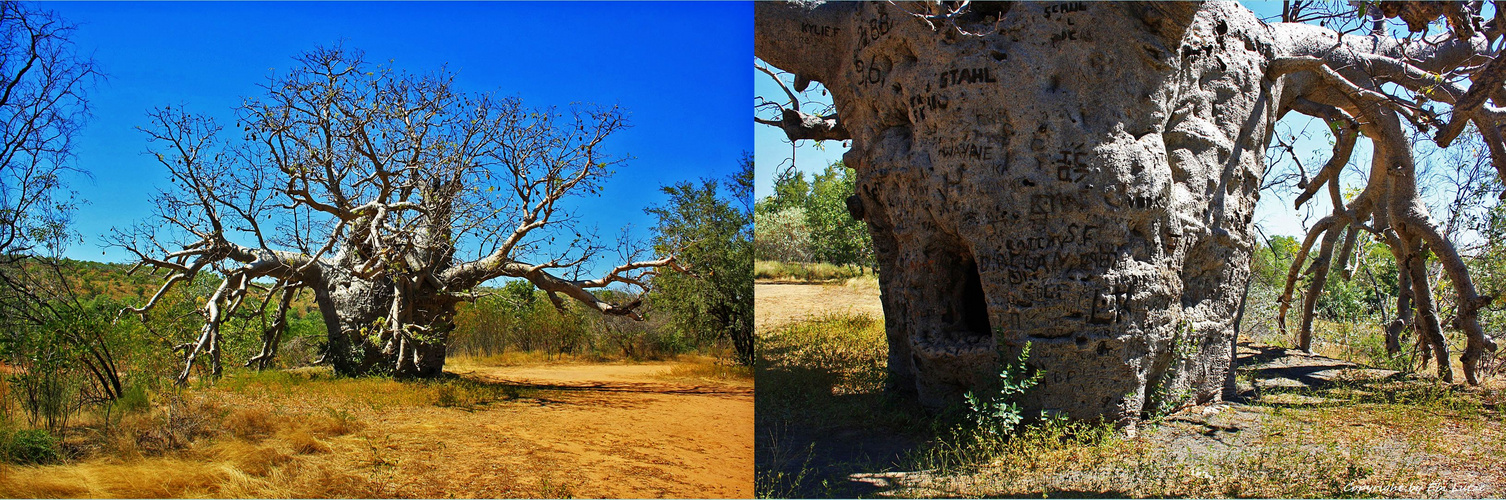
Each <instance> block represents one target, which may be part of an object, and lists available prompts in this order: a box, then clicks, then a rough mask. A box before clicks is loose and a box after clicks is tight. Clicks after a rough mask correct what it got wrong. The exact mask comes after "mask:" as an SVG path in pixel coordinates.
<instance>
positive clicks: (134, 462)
mask: <svg viewBox="0 0 1506 500" xmlns="http://www.w3.org/2000/svg"><path fill="white" fill-rule="evenodd" d="M452 368H453V369H452V370H451V371H452V372H453V373H455V374H456V375H458V376H460V377H462V378H465V379H468V380H470V381H472V382H479V383H480V384H474V385H472V384H469V383H459V382H456V381H451V382H445V383H440V382H437V381H436V382H423V381H416V382H399V381H393V380H391V379H380V378H355V379H352V378H330V377H328V376H327V375H326V376H322V377H316V378H315V379H307V378H303V377H301V376H298V377H282V376H277V375H271V376H269V377H262V379H263V380H266V381H269V382H270V383H266V384H244V385H238V384H234V383H223V384H220V385H219V386H216V387H211V388H206V389H203V390H198V391H184V394H185V395H186V396H185V397H187V398H188V399H189V400H193V401H199V402H202V404H201V405H200V406H184V407H183V408H185V410H181V411H184V412H185V413H184V414H186V415H201V416H203V418H209V419H216V420H213V421H212V422H213V423H211V424H209V425H210V426H211V427H213V428H214V429H211V430H210V431H208V433H209V434H210V436H209V437H205V438H201V439H199V440H197V441H195V442H194V443H192V444H191V445H189V446H188V447H187V448H185V449H181V450H175V451H168V452H165V453H139V452H132V453H129V454H123V453H114V452H112V451H110V450H112V449H116V448H119V447H118V446H115V445H108V446H103V447H96V448H98V450H99V451H98V453H97V454H94V455H93V456H86V457H81V458H80V459H79V460H77V461H70V462H67V463H63V464H57V465H49V466H42V467H13V466H10V465H8V464H4V463H0V496H12V497H127V498H129V497H144V498H153V497H222V498H233V497H253V498H254V497H264V498H266V497H355V498H361V497H418V498H454V497H470V498H508V497H512V498H517V497H523V498H567V497H575V498H661V497H670V498H675V497H680V498H683V497H692V498H718V497H731V498H751V497H752V495H753V481H754V474H753V436H754V421H753V383H752V381H751V380H747V379H737V378H730V379H728V378H719V379H706V378H698V376H695V375H694V374H697V373H708V372H706V371H704V370H703V369H704V368H707V365H706V364H705V362H701V363H650V364H616V363H551V364H533V365H524V366H455V367H452ZM710 373H715V371H712V372H710ZM239 376H241V377H250V376H252V375H250V374H241V375H239ZM236 387H240V388H239V389H237V388H236ZM466 387H479V388H481V389H482V390H505V391H509V392H511V393H514V394H516V395H517V396H516V397H514V398H503V399H497V398H492V399H487V400H469V402H466V401H467V400H465V399H464V398H467V397H470V396H467V394H470V393H464V392H462V391H464V390H469V389H465V388H466ZM442 389H447V390H449V391H451V392H449V393H447V394H453V396H452V397H453V398H456V399H458V400H460V402H459V403H455V404H450V403H446V402H445V401H446V400H445V399H443V398H440V397H439V396H438V395H439V394H440V393H439V392H437V391H441V390H442ZM211 402H212V403H213V405H212V406H206V405H208V404H209V403H211ZM189 408H197V409H189ZM337 413H339V414H343V415H348V416H350V417H351V418H353V420H354V422H355V423H354V424H353V425H354V427H353V428H352V429H351V430H347V431H336V432H334V433H333V434H332V435H331V434H330V433H327V432H326V433H323V434H317V435H316V437H317V438H318V439H316V438H315V437H309V435H308V434H300V433H302V432H305V431H306V430H307V429H315V428H318V427H317V426H315V427H309V426H310V425H315V424H317V423H318V422H327V421H330V420H329V419H331V418H333V417H332V415H335V414H337ZM224 415H230V417H224ZM247 415H250V416H252V417H254V418H250V417H247ZM137 417H139V418H137ZM137 417H133V418H136V420H138V421H140V422H145V423H144V424H141V425H145V426H146V427H140V426H138V427H132V428H143V429H152V428H155V427H151V426H154V425H158V424H157V423H156V422H157V420H154V419H152V418H150V417H151V416H150V415H138V416H137ZM117 425H119V424H117ZM247 429H251V430H253V431H255V433H254V434H255V435H251V433H248V431H247ZM88 432H93V431H88ZM310 432H312V431H310ZM320 432H323V431H320ZM117 434H120V435H121V436H124V437H123V438H121V439H131V436H134V435H136V434H134V431H129V430H128V431H122V432H118V433H117ZM299 436H302V438H301V439H300V438H299ZM117 441H119V440H117ZM121 442H124V441H121ZM300 443H301V444H300ZM79 448H80V449H82V447H79ZM123 449H131V450H135V449H136V448H133V447H132V446H130V445H129V443H127V445H126V446H125V448H123Z"/></svg>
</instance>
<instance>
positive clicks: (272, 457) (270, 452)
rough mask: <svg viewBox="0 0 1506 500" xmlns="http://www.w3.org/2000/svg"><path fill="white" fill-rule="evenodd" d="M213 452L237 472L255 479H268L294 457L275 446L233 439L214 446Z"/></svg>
mask: <svg viewBox="0 0 1506 500" xmlns="http://www.w3.org/2000/svg"><path fill="white" fill-rule="evenodd" d="M211 451H212V452H213V453H214V455H215V456H216V457H218V458H219V459H220V460H221V461H223V462H226V463H229V464H231V465H232V466H233V467H234V468H235V469H236V470H238V471H240V472H243V473H245V474H247V475H251V476H255V477H266V476H267V475H268V474H271V473H272V469H273V468H274V467H277V466H279V465H282V464H285V463H287V462H288V461H289V460H292V458H293V457H292V456H290V455H288V454H286V453H283V452H282V451H280V450H278V449H277V448H276V447H273V446H261V445H257V444H254V443H248V442H245V441H241V440H236V439H231V440H225V441H220V442H217V443H215V444H214V446H213V447H212V448H211Z"/></svg>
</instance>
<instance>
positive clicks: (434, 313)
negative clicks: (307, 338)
mask: <svg viewBox="0 0 1506 500" xmlns="http://www.w3.org/2000/svg"><path fill="white" fill-rule="evenodd" d="M295 60H296V63H297V64H296V66H295V67H294V69H292V70H291V71H289V72H287V73H286V74H281V75H277V76H275V77H273V78H271V79H270V80H269V81H268V82H267V83H266V84H264V85H262V89H263V90H264V92H265V93H264V95H262V96H260V97H254V98H248V99H246V100H245V103H244V104H243V105H242V106H241V107H240V108H238V110H237V111H238V114H239V120H238V123H237V129H238V130H237V131H236V132H237V133H236V134H234V136H232V137H225V135H224V134H223V133H222V129H221V127H220V126H219V125H218V124H216V123H215V122H214V120H212V119H209V118H206V117H202V116H197V115H193V114H191V113H189V112H187V111H185V110H183V109H181V108H173V107H171V106H168V107H164V108H161V109H158V110H155V111H153V112H151V113H150V114H149V119H150V124H149V125H148V126H146V127H143V128H142V130H143V131H144V132H145V133H146V134H147V135H148V138H149V140H150V143H151V146H150V152H151V153H152V154H154V155H155V156H156V158H157V160H158V161H159V162H160V163H161V164H162V165H163V167H165V168H166V169H167V171H168V173H169V174H170V175H171V178H172V184H171V186H170V187H169V188H167V189H164V190H163V191H162V192H161V193H160V194H159V195H158V196H157V197H156V198H155V200H154V202H155V204H156V213H157V219H156V220H154V221H151V222H146V223H142V224H139V225H137V226H135V227H132V228H128V229H118V230H114V231H112V239H113V242H114V244H116V245H118V246H120V247H122V248H124V249H125V250H126V251H128V252H130V253H131V254H133V255H134V256H135V257H136V258H137V259H139V264H138V267H146V268H151V269H155V270H159V271H165V272H166V274H167V275H166V278H165V280H164V282H163V284H162V286H161V287H160V288H159V290H158V291H157V292H156V294H154V295H153V296H152V298H151V299H149V300H147V301H146V303H145V304H143V305H141V306H140V307H136V308H133V309H132V310H134V311H136V312H138V313H145V312H146V311H147V310H149V309H151V308H153V307H154V306H155V305H156V304H157V303H158V301H159V300H160V299H161V298H162V297H163V296H164V294H166V293H167V292H168V291H169V290H170V289H172V288H173V286H174V285H176V284H179V283H185V282H191V281H192V280H193V279H194V278H195V277H197V276H201V275H202V274H205V273H212V274H213V275H214V276H216V278H217V279H219V286H218V287H217V288H216V289H215V290H214V291H213V292H212V293H210V294H209V295H208V296H207V297H205V298H204V299H203V300H204V304H203V308H202V313H203V317H204V322H203V328H202V329H201V332H200V334H199V335H198V338H197V340H195V341H193V342H190V343H186V344H183V345H181V346H179V348H180V349H182V350H183V351H184V352H185V355H186V358H187V362H186V363H185V366H184V368H183V371H182V372H181V373H180V374H179V375H178V380H179V381H183V380H186V379H187V378H188V376H189V375H190V373H191V372H190V370H191V368H192V367H193V365H194V363H195V361H196V360H197V359H198V358H199V357H200V356H207V357H208V358H209V368H210V372H211V373H212V374H219V373H220V371H221V364H220V353H221V345H222V342H223V339H222V330H223V329H222V326H223V325H224V323H225V321H226V320H227V318H229V317H231V315H232V314H233V313H235V312H236V311H237V310H238V309H240V308H242V307H248V306H249V307H252V308H256V309H257V310H261V311H268V310H270V311H272V312H271V314H272V317H273V318H274V319H273V321H272V324H271V326H270V327H269V328H267V329H266V330H265V331H264V335H263V349H262V351H261V353H260V354H259V355H258V356H255V357H253V358H251V360H250V361H249V362H248V364H251V365H264V363H265V362H266V361H267V360H269V359H271V357H272V356H274V355H276V352H277V346H278V344H279V342H280V339H281V335H282V332H283V330H284V327H283V326H282V325H285V324H286V321H285V319H286V311H287V304H288V303H289V302H290V300H291V298H292V297H293V296H294V294H297V293H300V291H304V290H307V291H309V292H312V294H313V297H314V300H315V302H316V303H317V304H318V306H319V309H320V312H321V313H322V317H323V320H324V322H325V328H326V330H327V333H328V343H327V346H326V347H325V351H324V361H326V362H329V363H331V364H333V365H334V368H335V370H336V372H337V373H340V374H344V375H359V374H367V373H392V374H394V375H398V376H418V377H432V376H437V375H439V374H441V373H442V371H443V367H444V359H445V352H446V344H447V338H448V335H449V332H450V331H451V329H453V327H454V321H453V316H454V312H455V306H456V304H457V303H460V302H466V301H470V300H473V299H474V298H475V295H474V294H473V293H472V290H473V289H475V288H476V287H477V286H478V285H480V284H482V283H483V282H486V281H488V280H491V279H494V278H498V277H513V278H521V279H525V280H527V281H529V282H531V283H533V284H534V285H535V286H537V287H538V288H539V289H540V290H542V291H543V292H544V294H545V296H546V297H547V298H548V299H549V300H550V301H551V302H552V303H553V304H555V306H556V307H563V304H564V302H563V301H564V300H565V298H566V297H568V298H571V299H575V300H577V301H580V302H582V303H584V304H586V305H587V306H589V307H591V308H593V309H595V310H597V311H600V312H601V313H605V314H611V315H625V316H630V317H636V316H637V313H636V312H635V311H634V309H635V308H636V307H637V305H638V301H636V300H635V301H631V302H627V303H620V304H619V303H611V302H607V301H605V300H602V299H601V298H599V296H598V295H596V294H593V293H592V292H591V291H590V290H591V289H600V288H604V287H607V286H609V285H614V284H625V285H644V284H646V283H647V280H648V279H649V278H650V277H651V276H652V275H653V274H654V273H655V272H656V270H657V269H658V268H659V267H662V266H671V267H673V266H674V265H675V264H674V258H673V257H663V258H658V259H653V260H637V259H638V258H639V257H641V256H642V253H643V251H644V250H643V249H640V248H636V247H633V246H631V245H625V246H623V247H622V248H620V249H619V252H620V254H621V256H622V257H623V258H624V260H625V261H627V263H625V264H622V265H620V266H617V267H616V268H614V269H612V270H611V271H610V272H608V273H607V274H606V275H604V276H601V277H598V278H594V279H590V278H587V277H585V276H583V274H584V268H585V266H586V265H587V264H588V263H590V262H592V261H593V259H595V258H596V257H597V256H598V255H599V254H601V253H602V252H603V251H604V250H606V248H605V247H604V246H602V245H600V244H599V243H597V242H596V241H595V239H594V238H593V237H592V235H590V234H585V233H584V232H583V230H582V228H581V227H579V225H578V223H579V220H580V219H579V218H578V216H577V214H575V213H573V212H572V211H571V210H569V208H568V200H567V199H568V198H569V197H571V196H578V195H583V194H595V193H597V192H599V190H600V188H601V185H600V183H599V181H600V180H601V179H602V178H604V177H605V176H607V175H610V173H611V172H612V169H613V168H615V167H617V166H620V165H621V164H622V159H621V158H617V157H614V156H612V155H610V154H608V153H607V151H606V148H605V146H604V143H605V141H606V140H607V138H608V137H609V136H610V135H612V134H613V133H615V132H617V131H618V130H621V129H622V128H623V127H626V126H627V121H626V118H625V116H624V115H623V113H622V112H621V111H620V110H618V109H616V108H610V107H593V106H576V107H572V108H571V109H569V110H568V111H565V112H560V111H557V110H555V109H553V108H546V109H531V108H527V107H524V106H523V105H522V103H521V102H520V101H519V100H518V99H516V98H499V97H495V96H493V95H490V94H468V93H464V92H461V91H459V90H458V89H456V88H454V86H453V81H452V80H453V77H452V75H451V74H450V73H448V72H445V71H438V72H433V73H427V74H422V75H415V74H409V73H404V72H399V71H396V70H394V69H392V68H390V67H383V66H375V65H372V64H369V63H367V62H366V61H365V60H364V59H363V57H362V54H361V53H360V52H358V51H353V50H347V49H345V48H342V47H335V48H322V49H316V50H314V51H311V52H309V53H306V54H304V55H301V56H299V57H297V58H296V59H295ZM498 228H508V229H506V230H498ZM258 295H259V297H258Z"/></svg>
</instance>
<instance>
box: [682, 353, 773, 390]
mask: <svg viewBox="0 0 1506 500" xmlns="http://www.w3.org/2000/svg"><path fill="white" fill-rule="evenodd" d="M678 361H679V362H678V363H677V364H675V365H674V366H673V367H671V368H670V369H669V371H667V372H665V373H664V374H663V375H661V376H660V378H663V379H666V380H686V381H710V382H720V383H730V384H737V385H751V384H752V383H753V369H752V368H750V367H747V366H743V365H740V364H737V363H735V362H732V361H730V360H727V359H719V358H713V357H709V356H681V357H680V358H679V359H678Z"/></svg>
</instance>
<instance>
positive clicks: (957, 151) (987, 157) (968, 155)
mask: <svg viewBox="0 0 1506 500" xmlns="http://www.w3.org/2000/svg"><path fill="white" fill-rule="evenodd" d="M936 154H938V155H940V156H941V157H942V158H946V159H971V160H982V161H993V159H994V147H993V145H992V144H977V143H969V142H957V143H952V144H946V145H943V146H941V148H940V149H937V150H936Z"/></svg>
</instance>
